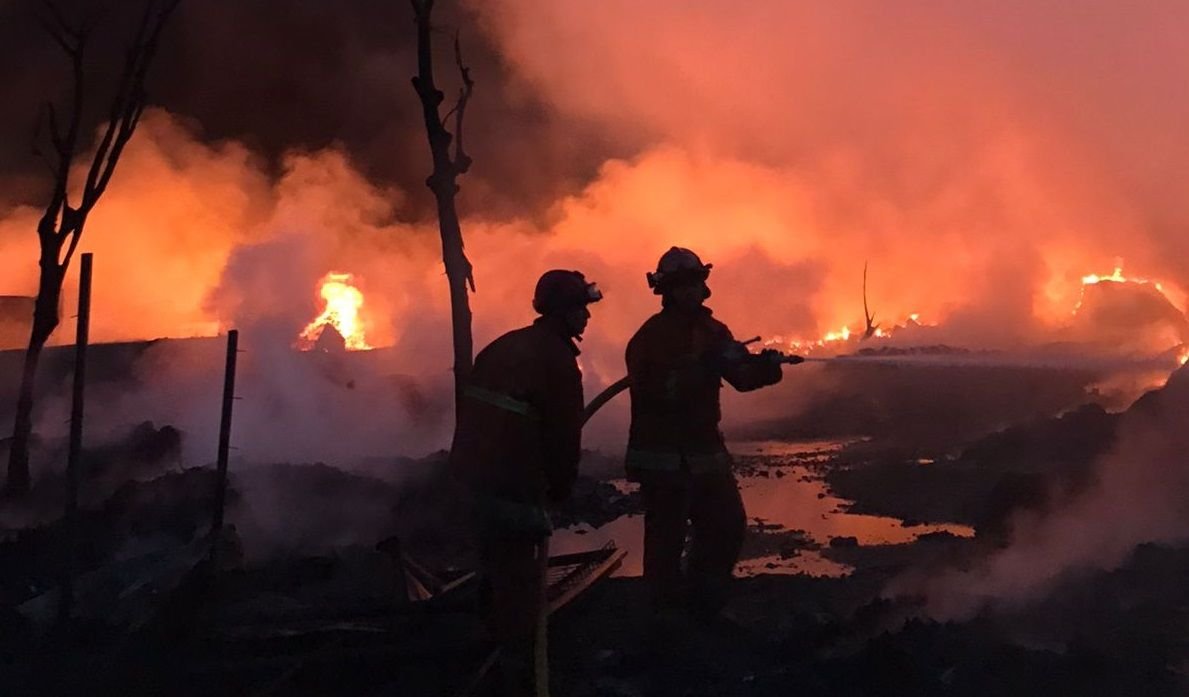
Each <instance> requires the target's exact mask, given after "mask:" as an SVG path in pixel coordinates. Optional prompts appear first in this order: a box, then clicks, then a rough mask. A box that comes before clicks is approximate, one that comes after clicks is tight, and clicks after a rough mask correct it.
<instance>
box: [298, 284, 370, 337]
mask: <svg viewBox="0 0 1189 697" xmlns="http://www.w3.org/2000/svg"><path fill="white" fill-rule="evenodd" d="M353 283H354V277H353V276H352V275H351V274H349V273H337V272H333V271H332V272H330V273H328V274H326V275H325V276H323V277H322V280H321V281H319V282H318V286H319V287H318V295H319V296H321V298H322V300H323V302H324V303H325V306H324V307H323V309H322V313H321V314H319V315H318V316H317V317H316V318H315V319H314V321H312V322H310V323H309V324H308V325H306V328H305V329H304V330H302V332H301V335H300V336H299V337H298V339H297V347H298V348H299V349H301V350H303V351H309V350H311V349H313V348H314V347H315V346H316V344H317V342H318V339H319V338H320V337H321V336H322V333H323V332H325V331H326V330H327V328H328V327H333V328H334V331H336V332H338V334H339V335H340V336H342V337H343V343H344V345H345V347H346V349H347V350H348V351H366V350H369V349H371V348H372V347H371V346H370V345H369V344H368V343H367V337H366V336H365V335H364V327H363V320H362V319H361V317H360V312H359V311H360V309H362V308H363V292H362V291H360V290H359V289H358V288H356V287H355V286H354V285H353Z"/></svg>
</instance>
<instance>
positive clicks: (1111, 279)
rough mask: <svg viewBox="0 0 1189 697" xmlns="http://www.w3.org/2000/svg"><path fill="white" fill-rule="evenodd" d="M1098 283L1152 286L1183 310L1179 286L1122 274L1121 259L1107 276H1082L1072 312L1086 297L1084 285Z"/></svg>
mask: <svg viewBox="0 0 1189 697" xmlns="http://www.w3.org/2000/svg"><path fill="white" fill-rule="evenodd" d="M1099 283H1133V284H1136V285H1141V286H1148V285H1150V286H1152V287H1153V288H1155V289H1156V291H1157V292H1158V293H1160V294H1161V295H1163V296H1164V297H1165V298H1166V299H1167V300H1168V301H1169V303H1171V304H1172V305H1173V307H1176V308H1177V309H1178V310H1181V311H1182V312H1184V308H1185V297H1186V296H1185V293H1184V292H1183V291H1182V290H1180V289H1179V288H1170V287H1166V284H1164V283H1163V282H1161V281H1153V280H1151V279H1148V278H1143V277H1141V276H1125V275H1123V260H1122V259H1117V260H1115V269H1114V271H1111V274H1110V275H1109V276H1100V275H1098V274H1096V273H1092V274H1087V275H1085V276H1082V289H1081V295H1079V296H1078V301H1077V304H1076V305H1074V307H1073V314H1075V315H1076V314H1077V313H1078V311H1079V310H1081V309H1082V302H1083V301H1084V300H1085V298H1086V287H1087V286H1093V285H1097V284H1099Z"/></svg>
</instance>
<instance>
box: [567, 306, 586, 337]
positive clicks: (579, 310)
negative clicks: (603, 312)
mask: <svg viewBox="0 0 1189 697" xmlns="http://www.w3.org/2000/svg"><path fill="white" fill-rule="evenodd" d="M565 320H566V326H567V327H569V328H570V333H571V334H573V335H574V336H582V333H583V332H585V331H586V325H587V323H589V322H590V308H589V307H587V306H586V305H583V306H582V307H576V308H574V309H572V310H570V311H569V312H567V313H566V314H565Z"/></svg>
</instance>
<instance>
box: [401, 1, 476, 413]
mask: <svg viewBox="0 0 1189 697" xmlns="http://www.w3.org/2000/svg"><path fill="white" fill-rule="evenodd" d="M410 1H411V2H412V4H413V14H414V16H415V18H416V21H417V75H415V76H414V77H413V88H414V89H415V90H416V91H417V96H418V97H419V98H420V100H421V110H422V113H423V115H424V117H425V131H426V135H427V137H428V138H429V150H430V153H431V154H432V155H433V172H432V173H431V174H430V175H429V177H428V178H427V179H426V180H425V184H426V186H428V187H429V189H430V191H432V192H433V195H434V198H435V199H436V200H437V204H438V230H439V232H440V233H441V236H442V261H443V262H444V264H445V266H446V279H447V282H448V283H449V284H450V316H451V321H452V325H453V330H454V389H455V397H456V403H457V397H458V396H460V394H461V390H462V387H463V385H464V384H465V383H466V380H467V378H468V377H469V375H470V372H471V364H472V362H473V360H474V340H473V338H472V337H471V306H470V299H469V297H468V295H467V291H468V289H469V290H470V292H472V293H473V292H475V279H474V276H473V274H472V268H471V262H470V260H468V259H467V256H466V252H465V250H464V249H463V243H462V229H461V227H460V226H459V222H458V210H457V208H456V207H455V203H454V198H455V195H456V194H457V193H458V181H457V180H458V176H459V175H460V174H465V173H466V171H467V170H468V169H470V166H471V158H470V157H468V156H467V154H466V151H465V150H464V149H463V146H462V125H463V117H464V116H465V115H466V108H467V102H468V101H469V100H470V98H471V93H472V91H473V90H474V87H475V83H474V81H473V80H471V74H470V70H469V69H468V68H467V67H466V65H465V64H464V63H463V61H462V50H461V48H460V46H459V41H458V35H457V34H455V36H454V62H455V64H456V65H457V66H458V71H459V74H460V75H461V77H462V86H461V87H459V90H458V101H457V103H456V104H455V105H454V108H453V109H451V110H450V111H449V112H447V113H446V115H445V116H441V115H440V113H439V109H440V107H441V104H442V100H443V99H444V98H445V95H444V94H443V93H442V91H441V90H440V89H438V88H437V86H436V85H435V84H434V75H433V33H434V30H433V26H432V24H431V22H430V15H431V14H432V13H433V5H434V0H410ZM451 116H453V117H454V133H453V134H451V133H450V132H449V131H448V130H446V122H447V121H448V120H449V118H450V117H451ZM452 144H453V148H452V147H451V145H452ZM455 414H456V415H457V409H456V410H455Z"/></svg>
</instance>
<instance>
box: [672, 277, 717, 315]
mask: <svg viewBox="0 0 1189 697" xmlns="http://www.w3.org/2000/svg"><path fill="white" fill-rule="evenodd" d="M668 295H669V299H670V300H669V301H670V302H671V303H672V304H674V305H675V306H677V307H679V308H682V309H688V310H692V309H695V308H698V307H701V306H702V304H703V303H704V302H706V298H708V297H710V288H709V287H707V285H706V282H705V281H700V280H699V281H694V282H691V283H682V284H681V285H679V286H674V287H673V288H672V289H671V290H670V291H669V293H668Z"/></svg>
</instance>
